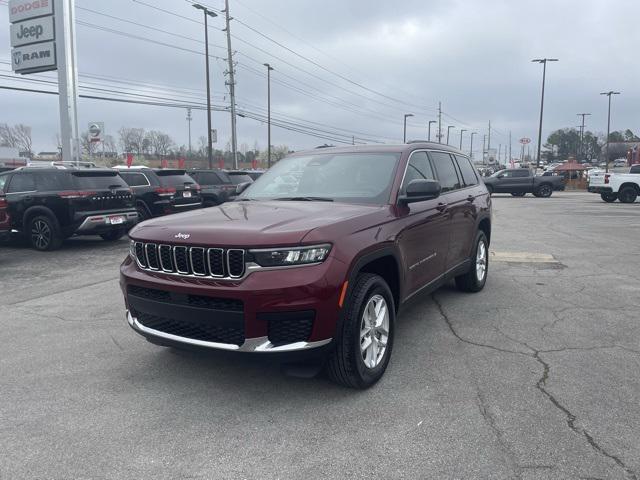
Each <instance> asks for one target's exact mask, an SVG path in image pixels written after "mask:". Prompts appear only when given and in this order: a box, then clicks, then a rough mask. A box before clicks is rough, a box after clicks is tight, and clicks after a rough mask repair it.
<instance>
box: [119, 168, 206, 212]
mask: <svg viewBox="0 0 640 480" xmlns="http://www.w3.org/2000/svg"><path fill="white" fill-rule="evenodd" d="M116 170H118V172H119V173H120V175H121V176H122V178H123V179H124V181H125V182H127V184H128V185H129V186H130V187H131V189H132V190H133V194H134V195H135V199H136V209H137V210H138V215H139V217H140V221H143V220H146V219H148V218H152V217H159V216H161V215H168V214H171V213H177V212H185V211H187V210H193V209H194V208H201V207H202V198H201V197H200V186H199V185H198V184H197V183H196V182H195V180H194V179H193V178H191V177H190V176H189V175H187V173H186V171H185V170H175V169H161V168H149V167H130V168H129V167H116Z"/></svg>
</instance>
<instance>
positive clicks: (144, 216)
mask: <svg viewBox="0 0 640 480" xmlns="http://www.w3.org/2000/svg"><path fill="white" fill-rule="evenodd" d="M136 211H137V212H138V223H140V222H144V221H145V220H149V219H150V218H151V213H149V209H148V208H147V206H146V205H145V204H144V203H138V204H136Z"/></svg>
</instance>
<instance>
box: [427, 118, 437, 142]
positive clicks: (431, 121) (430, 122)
mask: <svg viewBox="0 0 640 480" xmlns="http://www.w3.org/2000/svg"><path fill="white" fill-rule="evenodd" d="M432 123H438V121H437V120H429V136H428V140H429V141H431V124H432Z"/></svg>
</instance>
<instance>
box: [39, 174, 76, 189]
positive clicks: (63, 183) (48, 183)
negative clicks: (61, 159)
mask: <svg viewBox="0 0 640 480" xmlns="http://www.w3.org/2000/svg"><path fill="white" fill-rule="evenodd" d="M33 176H34V177H35V179H36V186H37V187H38V190H39V191H41V192H59V191H62V190H71V189H72V188H73V182H72V180H71V175H69V174H68V173H63V172H34V174H33Z"/></svg>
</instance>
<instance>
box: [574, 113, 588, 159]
mask: <svg viewBox="0 0 640 480" xmlns="http://www.w3.org/2000/svg"><path fill="white" fill-rule="evenodd" d="M576 115H578V116H579V117H582V124H581V125H580V147H579V149H578V156H579V157H582V156H584V117H586V116H588V115H591V114H590V113H577V114H576ZM578 160H581V159H580V158H578Z"/></svg>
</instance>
